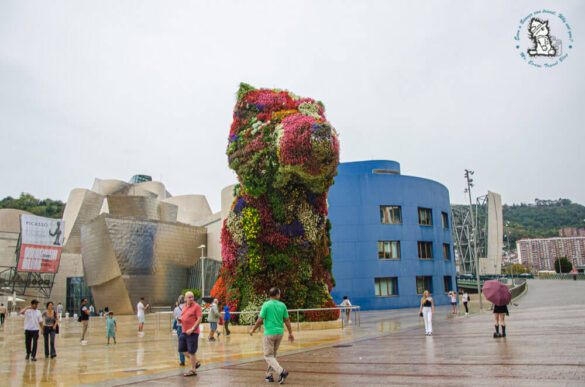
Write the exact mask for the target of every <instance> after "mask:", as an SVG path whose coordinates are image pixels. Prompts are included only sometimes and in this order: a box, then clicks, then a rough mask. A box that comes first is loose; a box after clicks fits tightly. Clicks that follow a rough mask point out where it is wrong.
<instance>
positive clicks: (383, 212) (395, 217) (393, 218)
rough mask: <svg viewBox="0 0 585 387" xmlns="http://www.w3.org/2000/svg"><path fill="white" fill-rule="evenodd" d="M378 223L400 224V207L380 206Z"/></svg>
mask: <svg viewBox="0 0 585 387" xmlns="http://www.w3.org/2000/svg"><path fill="white" fill-rule="evenodd" d="M380 221H381V222H382V223H383V224H402V207H400V206H380Z"/></svg>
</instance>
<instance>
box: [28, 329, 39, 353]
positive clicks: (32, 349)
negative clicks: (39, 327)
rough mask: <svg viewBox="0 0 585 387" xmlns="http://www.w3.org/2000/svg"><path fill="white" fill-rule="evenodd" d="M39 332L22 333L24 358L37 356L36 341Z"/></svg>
mask: <svg viewBox="0 0 585 387" xmlns="http://www.w3.org/2000/svg"><path fill="white" fill-rule="evenodd" d="M38 339H39V331H24V345H26V356H31V357H33V358H34V357H36V356H37V341H38Z"/></svg>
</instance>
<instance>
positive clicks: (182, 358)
mask: <svg viewBox="0 0 585 387" xmlns="http://www.w3.org/2000/svg"><path fill="white" fill-rule="evenodd" d="M181 333H183V327H182V326H180V325H177V337H181ZM179 360H180V361H181V363H184V362H185V355H183V352H179Z"/></svg>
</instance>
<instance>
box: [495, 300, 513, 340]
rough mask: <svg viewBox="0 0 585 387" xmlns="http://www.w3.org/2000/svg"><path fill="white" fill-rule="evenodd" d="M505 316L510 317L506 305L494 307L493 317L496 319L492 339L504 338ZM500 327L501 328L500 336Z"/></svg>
mask: <svg viewBox="0 0 585 387" xmlns="http://www.w3.org/2000/svg"><path fill="white" fill-rule="evenodd" d="M506 315H508V316H509V315H510V314H509V313H508V307H507V306H506V305H494V317H495V319H496V331H495V332H494V338H497V337H506V320H505V318H506ZM500 327H502V333H501V334H500Z"/></svg>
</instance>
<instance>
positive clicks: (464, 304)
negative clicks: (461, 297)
mask: <svg viewBox="0 0 585 387" xmlns="http://www.w3.org/2000/svg"><path fill="white" fill-rule="evenodd" d="M463 306H464V307H465V313H469V309H468V308H467V302H464V303H463Z"/></svg>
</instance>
